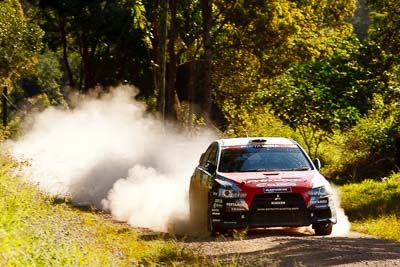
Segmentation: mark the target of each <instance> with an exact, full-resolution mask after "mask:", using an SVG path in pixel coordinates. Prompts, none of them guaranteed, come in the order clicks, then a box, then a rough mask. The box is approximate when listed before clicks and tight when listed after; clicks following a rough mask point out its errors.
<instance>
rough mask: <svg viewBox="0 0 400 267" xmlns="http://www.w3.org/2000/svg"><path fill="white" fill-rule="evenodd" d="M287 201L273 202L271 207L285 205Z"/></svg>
mask: <svg viewBox="0 0 400 267" xmlns="http://www.w3.org/2000/svg"><path fill="white" fill-rule="evenodd" d="M285 204H286V202H285V201H271V205H285Z"/></svg>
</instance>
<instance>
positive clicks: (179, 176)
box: [10, 86, 215, 230]
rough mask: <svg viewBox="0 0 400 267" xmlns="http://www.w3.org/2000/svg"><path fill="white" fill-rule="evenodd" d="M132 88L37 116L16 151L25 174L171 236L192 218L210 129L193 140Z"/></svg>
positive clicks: (42, 184)
mask: <svg viewBox="0 0 400 267" xmlns="http://www.w3.org/2000/svg"><path fill="white" fill-rule="evenodd" d="M136 94H137V90H135V89H134V88H132V87H128V86H121V87H118V88H115V89H111V90H110V92H109V93H107V94H104V95H101V96H89V97H85V96H81V95H79V96H77V97H76V100H77V101H76V104H75V108H74V109H71V110H61V109H56V108H48V109H46V110H45V111H43V112H41V113H39V114H37V115H36V116H34V119H33V122H32V126H31V128H30V129H29V131H27V134H25V135H24V136H23V137H22V138H20V139H19V140H18V141H16V142H14V143H11V144H10V150H11V153H12V154H13V155H14V156H15V157H16V158H18V159H19V160H26V161H29V166H28V167H26V168H25V169H24V172H25V176H26V177H29V179H30V180H31V181H32V182H34V183H37V184H38V185H39V186H40V187H42V188H43V189H45V190H46V191H48V192H50V193H51V194H53V195H55V196H59V197H68V198H71V200H72V201H73V203H75V204H77V205H94V206H96V207H98V208H100V209H104V210H107V211H109V212H110V213H111V214H112V216H113V217H114V218H115V219H117V220H120V221H127V222H128V223H129V224H131V225H133V226H140V227H149V228H152V229H155V230H167V229H166V228H167V227H168V225H169V224H170V223H171V220H176V219H177V218H185V217H187V214H188V200H187V196H188V188H189V182H190V176H191V174H192V173H193V170H194V168H195V166H196V164H197V161H198V159H199V157H200V154H201V152H203V151H204V150H205V149H206V147H207V145H208V144H209V142H210V141H211V140H212V139H215V136H214V135H213V134H212V133H211V132H210V131H205V132H203V133H202V134H198V135H196V136H192V137H190V136H189V134H187V133H180V132H176V131H175V130H173V128H172V127H171V128H168V127H167V126H165V125H164V124H162V123H161V122H160V121H159V120H157V119H156V118H154V117H152V116H150V115H148V114H147V113H146V107H145V106H144V105H143V104H142V103H140V102H138V101H135V100H134V96H135V95H136Z"/></svg>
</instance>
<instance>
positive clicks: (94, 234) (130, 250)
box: [0, 155, 202, 266]
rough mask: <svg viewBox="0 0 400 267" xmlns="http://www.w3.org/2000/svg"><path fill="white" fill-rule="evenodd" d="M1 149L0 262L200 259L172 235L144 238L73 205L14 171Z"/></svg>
mask: <svg viewBox="0 0 400 267" xmlns="http://www.w3.org/2000/svg"><path fill="white" fill-rule="evenodd" d="M15 167H16V163H15V162H14V161H13V160H11V159H10V158H9V157H6V156H4V155H0V214H1V216H0V266H140V265H143V266H164V265H168V266H184V265H185V266H186V265H188V264H190V265H201V262H202V259H201V258H199V257H197V256H195V255H194V254H193V253H192V252H190V251H187V250H184V249H183V247H181V246H179V245H178V243H177V242H175V241H174V240H173V239H171V240H165V239H162V238H160V239H155V240H141V239H140V237H139V236H138V234H137V232H135V230H134V229H133V228H131V227H129V226H127V225H124V224H117V223H114V222H112V221H111V220H109V219H107V218H106V216H102V215H99V214H96V213H95V212H88V211H82V210H79V209H76V208H74V207H71V206H70V205H69V204H68V203H66V202H63V201H61V202H60V201H59V200H56V199H54V198H52V197H50V196H49V195H47V194H45V193H43V192H41V191H39V190H38V189H37V187H36V186H34V185H32V184H31V183H27V182H24V181H23V180H22V179H20V178H19V177H14V176H13V175H11V171H12V170H13V169H14V168H15Z"/></svg>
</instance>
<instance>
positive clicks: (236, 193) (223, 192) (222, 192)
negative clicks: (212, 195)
mask: <svg viewBox="0 0 400 267" xmlns="http://www.w3.org/2000/svg"><path fill="white" fill-rule="evenodd" d="M218 196H219V197H223V198H245V197H246V196H247V194H246V193H245V192H242V191H240V190H233V189H226V188H220V189H219V190H218Z"/></svg>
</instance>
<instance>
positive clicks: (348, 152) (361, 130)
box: [325, 95, 400, 182]
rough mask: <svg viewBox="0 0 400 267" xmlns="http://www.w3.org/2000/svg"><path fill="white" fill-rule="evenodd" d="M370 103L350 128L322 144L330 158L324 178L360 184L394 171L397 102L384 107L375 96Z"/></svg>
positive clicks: (399, 114)
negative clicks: (366, 110)
mask: <svg viewBox="0 0 400 267" xmlns="http://www.w3.org/2000/svg"><path fill="white" fill-rule="evenodd" d="M372 104H373V106H372V108H371V110H370V111H369V112H368V113H367V114H366V115H365V116H364V117H362V118H361V119H360V120H359V121H358V123H357V124H356V125H355V126H354V127H352V128H351V129H349V130H347V131H345V132H337V133H336V134H335V135H334V137H333V139H332V141H331V143H330V144H327V145H326V150H327V151H330V152H331V153H330V154H331V155H332V156H331V162H330V163H329V166H328V167H327V169H325V171H326V172H327V175H328V176H331V177H340V180H341V182H343V181H346V180H350V181H360V180H362V179H364V178H374V177H383V176H386V175H388V174H389V173H390V172H391V171H398V166H397V165H396V164H395V158H396V148H395V140H394V138H395V136H396V135H398V134H399V132H400V109H399V107H398V103H397V102H396V101H393V103H391V104H385V103H384V101H383V97H382V96H381V95H375V97H374V100H373V103H372ZM332 151H334V153H332Z"/></svg>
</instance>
